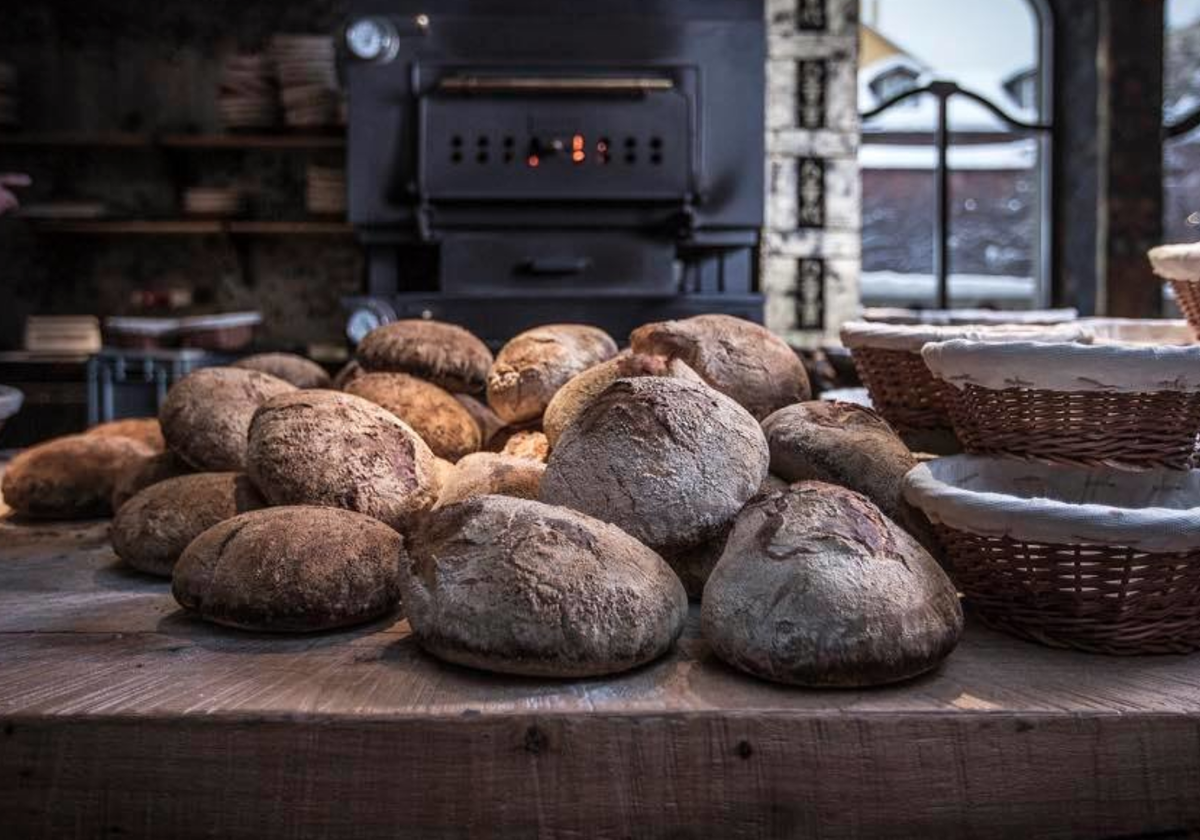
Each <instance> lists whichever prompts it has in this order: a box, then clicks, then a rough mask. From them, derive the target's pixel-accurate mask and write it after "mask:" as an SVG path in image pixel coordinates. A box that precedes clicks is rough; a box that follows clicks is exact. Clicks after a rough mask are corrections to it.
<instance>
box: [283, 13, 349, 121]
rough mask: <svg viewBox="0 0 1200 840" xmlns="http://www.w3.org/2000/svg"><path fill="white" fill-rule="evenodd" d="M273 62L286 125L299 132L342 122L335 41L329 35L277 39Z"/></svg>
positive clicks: (293, 36)
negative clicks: (335, 68)
mask: <svg viewBox="0 0 1200 840" xmlns="http://www.w3.org/2000/svg"><path fill="white" fill-rule="evenodd" d="M270 50H271V58H272V59H273V60H274V62H275V73H276V76H277V77H278V79H279V87H280V95H281V97H282V99H283V114H284V121H285V122H286V123H287V124H288V125H290V126H295V127H298V128H313V127H321V126H334V125H338V124H340V122H341V112H342V109H341V94H340V92H339V91H338V86H337V74H336V72H335V71H334V48H333V39H332V38H330V37H329V36H327V35H276V36H274V37H273V38H272V39H271V47H270Z"/></svg>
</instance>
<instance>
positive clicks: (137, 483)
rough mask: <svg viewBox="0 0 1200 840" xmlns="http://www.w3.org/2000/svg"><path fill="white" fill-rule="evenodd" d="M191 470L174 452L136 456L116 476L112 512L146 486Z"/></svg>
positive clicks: (191, 471) (185, 473)
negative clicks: (132, 461) (136, 457)
mask: <svg viewBox="0 0 1200 840" xmlns="http://www.w3.org/2000/svg"><path fill="white" fill-rule="evenodd" d="M193 472H195V470H193V469H192V468H191V467H189V466H188V465H187V464H185V463H184V462H183V459H181V458H180V457H179V456H178V455H176V454H175V453H174V452H157V453H155V454H153V455H146V456H144V457H141V458H138V459H137V461H136V462H134V463H132V464H130V465H129V466H128V467H127V468H125V469H124V470H122V471H121V474H120V475H119V476H117V480H116V482H115V484H114V485H113V493H112V509H113V512H114V513H115V512H116V511H119V510H120V509H121V507H122V506H123V505H124V504H125V503H126V502H127V501H129V500H130V499H132V498H133V497H134V496H136V495H137V494H138V493H140V492H141V491H142V490H145V489H146V488H147V487H151V486H153V485H155V484H158V483H159V482H160V481H166V480H167V479H168V478H175V477H176V476H180V475H189V474H191V473H193Z"/></svg>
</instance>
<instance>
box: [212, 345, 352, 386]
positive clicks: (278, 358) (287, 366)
mask: <svg viewBox="0 0 1200 840" xmlns="http://www.w3.org/2000/svg"><path fill="white" fill-rule="evenodd" d="M233 367H236V368H244V369H245V370H257V371H260V372H262V373H269V374H270V375H271V376H274V377H275V378H276V379H282V380H283V381H284V382H290V383H291V384H293V385H295V386H296V387H297V388H329V387H331V386H332V385H333V380H332V379H330V377H329V374H328V373H327V372H326V370H325V368H323V367H321V366H320V365H319V364H317V363H316V362H314V361H312V360H311V359H306V358H304V357H303V356H297V355H296V354H295V353H259V354H257V355H254V356H247V357H246V358H244V359H238V360H237V361H236V362H234V363H233Z"/></svg>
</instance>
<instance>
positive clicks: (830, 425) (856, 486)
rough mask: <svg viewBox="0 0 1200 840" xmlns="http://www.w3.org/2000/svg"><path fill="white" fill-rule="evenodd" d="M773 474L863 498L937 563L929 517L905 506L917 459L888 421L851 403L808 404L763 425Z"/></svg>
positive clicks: (778, 414) (782, 412)
mask: <svg viewBox="0 0 1200 840" xmlns="http://www.w3.org/2000/svg"><path fill="white" fill-rule="evenodd" d="M762 425H763V432H764V433H765V434H766V436H767V445H768V446H769V447H770V449H771V472H772V473H774V474H775V475H778V476H780V477H781V478H783V479H784V480H785V481H787V482H789V483H791V482H796V481H824V482H827V483H829V484H837V485H839V486H841V487H846V488H849V489H850V490H853V491H855V492H856V493H862V494H863V495H864V496H866V497H867V498H868V499H870V500H871V501H872V502H873V503H874V504H875V506H876V507H878V508H879V509H880V510H881V511H883V513H884V514H885V515H886V516H888V517H889V518H891V520H892V521H893V522H895V523H896V524H898V525H900V527H902V528H904V529H905V530H906V531H908V532H909V533H910V534H911V535H912V536H914V537H916V538H917V540H918V541H919V542H920V543H921V544H922V545H923V546H925V548H926V550H928V551H929V552H930V553H931V554H933V555H934V556H935V557H937V556H938V555H939V554H940V553H941V551H940V548H939V547H938V544H937V540H936V539H935V538H934V535H933V530H932V528H930V526H929V522H928V520H926V519H925V516H924V514H922V513H921V512H920V511H917V510H915V509H913V508H912V507H911V506H910V505H909V504H908V503H907V502H905V501H904V497H903V494H902V492H901V486H902V483H903V481H904V476H905V475H906V474H907V473H908V471H909V470H911V469H912V468H913V467H915V466H916V465H917V459H916V458H915V457H914V456H913V454H912V453H911V452H910V451H909V449H908V447H907V446H905V445H904V441H902V440H901V439H900V437H899V435H897V434H896V432H895V431H894V430H893V429H892V427H891V426H889V425H888V423H887V421H886V420H884V419H883V418H882V417H880V416H879V415H878V414H876V413H875V412H874V411H872V410H871V409H869V408H864V407H863V406H860V405H854V404H852V403H845V402H835V401H828V402H805V403H797V404H796V405H791V406H788V407H787V408H781V409H780V410H779V411H777V412H775V413H774V414H772V415H771V416H770V417H768V418H767V419H766V420H764V421H763V424H762Z"/></svg>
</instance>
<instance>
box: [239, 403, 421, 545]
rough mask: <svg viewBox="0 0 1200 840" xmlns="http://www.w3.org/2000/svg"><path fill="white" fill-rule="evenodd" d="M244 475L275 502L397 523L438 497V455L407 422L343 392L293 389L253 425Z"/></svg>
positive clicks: (265, 408) (260, 413)
mask: <svg viewBox="0 0 1200 840" xmlns="http://www.w3.org/2000/svg"><path fill="white" fill-rule="evenodd" d="M248 461H249V464H248V472H249V473H250V477H251V479H253V481H254V484H255V485H256V486H257V487H258V489H259V490H260V491H261V492H262V494H263V496H265V497H266V499H267V500H268V501H269V502H271V504H274V505H326V506H328V507H340V508H346V509H347V510H353V511H358V512H359V513H363V514H366V515H367V516H372V517H374V518H375V519H378V520H380V521H381V522H385V523H387V524H388V525H391V526H393V527H396V528H399V527H401V526H402V525H403V524H404V523H405V522H406V521H407V520H408V518H409V517H411V516H412V515H414V514H416V513H419V512H420V511H423V510H427V509H429V508H430V507H432V506H433V504H434V502H436V501H437V494H438V487H439V479H438V472H437V465H436V464H435V456H434V454H433V453H432V452H431V451H430V450H429V447H428V446H426V445H425V442H424V441H422V440H421V438H420V436H419V435H417V433H416V432H414V431H413V430H412V429H411V428H410V427H409V426H407V425H406V424H405V423H404V422H403V421H401V420H400V419H399V418H397V417H396V416H395V415H394V414H392V413H391V412H390V411H388V410H387V409H384V408H380V407H379V406H377V405H375V403H373V402H370V401H369V400H364V399H363V398H362V397H356V396H354V395H353V394H343V393H341V392H340V391H296V392H294V393H291V394H283V395H281V396H279V397H277V398H275V399H273V400H271V401H270V402H268V403H266V404H265V405H264V406H263V407H262V408H260V409H259V410H258V412H257V413H256V414H255V415H254V421H253V423H252V424H251V426H250V444H249V458H248Z"/></svg>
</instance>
